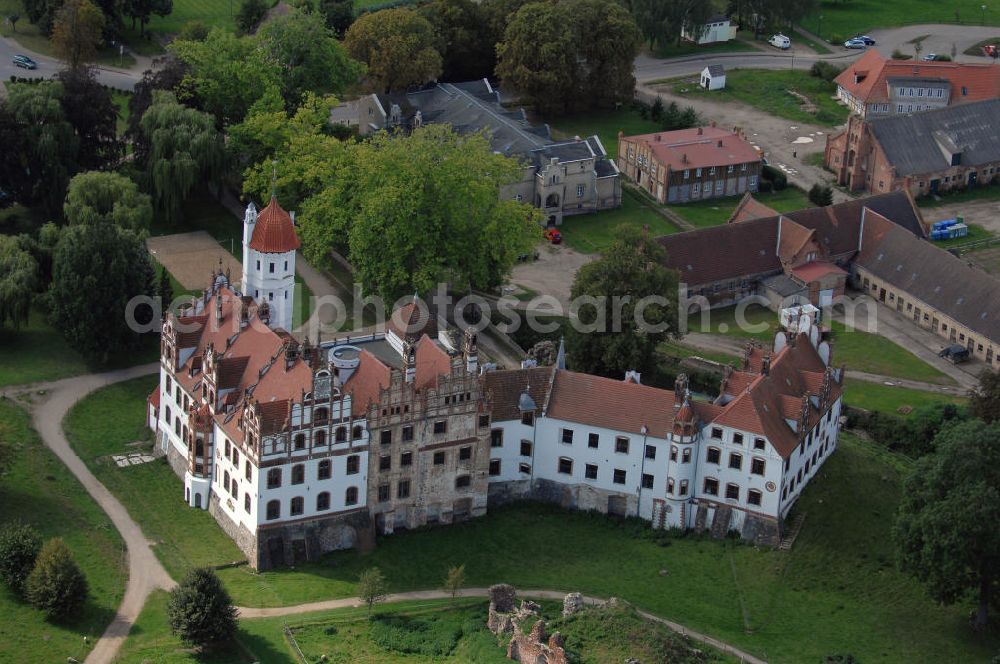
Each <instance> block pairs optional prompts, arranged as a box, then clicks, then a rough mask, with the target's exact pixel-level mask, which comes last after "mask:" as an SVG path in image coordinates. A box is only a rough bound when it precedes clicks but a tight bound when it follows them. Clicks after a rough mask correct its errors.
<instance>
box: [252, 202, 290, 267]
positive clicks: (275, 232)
mask: <svg viewBox="0 0 1000 664" xmlns="http://www.w3.org/2000/svg"><path fill="white" fill-rule="evenodd" d="M300 246H302V243H301V242H299V236H298V235H296V233H295V224H293V223H292V217H291V216H290V215H289V214H288V213H287V212H285V211H284V210H283V209H282V207H281V206H280V205H278V200H277V199H276V198H275V197H274V196H272V197H271V202H270V203H268V204H267V207H266V208H264V209H263V210H261V211H260V214H258V215H257V223H256V224H254V228H253V236H252V237H251V238H250V248H251V249H255V250H257V251H259V252H261V253H265V254H283V253H285V252H286V251H294V250H296V249H298V248H299V247H300Z"/></svg>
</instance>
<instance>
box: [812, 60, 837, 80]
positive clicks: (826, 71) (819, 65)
mask: <svg viewBox="0 0 1000 664" xmlns="http://www.w3.org/2000/svg"><path fill="white" fill-rule="evenodd" d="M842 71H844V70H843V69H841V68H840V67H837V66H836V65H832V64H830V63H829V62H826V61H824V60H817V61H816V62H814V63H813V66H812V67H810V68H809V75H810V76H815V77H816V78H821V79H823V80H824V81H832V80H833V79H835V78H837V76H838V75H839V74H840V72H842Z"/></svg>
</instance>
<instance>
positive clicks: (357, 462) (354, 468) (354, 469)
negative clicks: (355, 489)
mask: <svg viewBox="0 0 1000 664" xmlns="http://www.w3.org/2000/svg"><path fill="white" fill-rule="evenodd" d="M360 466H361V457H359V456H358V455H357V454H352V455H351V456H349V457H347V474H348V475H357V474H358V468H359V467H360Z"/></svg>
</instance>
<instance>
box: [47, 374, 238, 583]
mask: <svg viewBox="0 0 1000 664" xmlns="http://www.w3.org/2000/svg"><path fill="white" fill-rule="evenodd" d="M156 381H157V377H156V376H148V377H143V378H136V379H134V380H130V381H126V382H123V383H117V384H115V385H111V386H109V387H105V388H103V389H101V390H98V391H97V392H94V393H93V394H91V395H90V396H88V397H86V398H85V399H83V400H82V401H80V402H79V403H78V404H77V405H76V406H74V407H73V409H72V410H71V411H70V412H69V414H68V415H67V416H66V421H65V429H66V435H67V438H68V439H69V441H70V444H71V445H72V446H73V449H74V450H75V451H76V453H77V454H78V455H79V456H80V458H81V459H83V461H84V463H85V464H87V467H88V468H90V470H91V472H93V473H94V475H95V476H96V477H97V479H99V480H100V481H101V482H102V483H103V484H104V486H105V487H107V488H108V490H109V491H111V493H113V494H114V495H115V496H116V497H117V498H118V500H120V501H121V502H122V504H123V505H125V506H126V507H127V508H128V510H129V514H130V515H131V516H132V518H133V519H135V520H136V521H137V522H138V523H140V524H141V525H142V530H143V533H144V534H145V535H146V537H147V538H149V540H150V541H151V542H152V543H153V551H154V553H156V556H157V557H158V558H159V559H160V562H162V563H163V566H164V567H166V569H167V571H168V572H169V573H170V574H171V576H173V577H174V578H175V579H179V578H181V577H182V576H183V575H184V573H185V572H186V571H187V570H188V569H189V568H191V567H196V566H205V565H219V564H224V563H229V562H233V561H236V560H241V559H243V557H244V556H243V554H242V553H241V552H240V551H239V549H237V548H236V545H235V544H234V543H233V542H232V540H230V539H229V538H228V537H226V535H225V534H224V533H223V532H222V531H221V530H220V529H219V527H218V525H217V524H216V523H215V520H214V519H213V518H212V517H211V516H210V515H209V514H208V512H206V511H203V510H195V509H189V508H188V507H187V506H186V505H185V503H184V500H183V496H184V485H183V483H182V482H181V480H180V479H178V477H177V476H176V475H175V474H174V473H173V471H172V470H171V469H170V467H169V466H168V465H167V462H166V459H163V458H161V459H158V460H157V461H154V462H151V463H147V464H143V465H141V466H130V467H128V468H119V467H118V466H116V465H115V464H114V463H113V462H112V461H111V460H110V459H108V458H107V455H110V454H116V453H121V452H123V451H125V450H126V447H125V445H126V444H127V443H131V442H133V441H138V440H149V439H150V432H149V430H148V429H146V427H145V413H146V397H147V396H148V395H149V393H150V391H152V389H153V387H155V386H156ZM128 449H130V450H133V451H134V450H135V448H128Z"/></svg>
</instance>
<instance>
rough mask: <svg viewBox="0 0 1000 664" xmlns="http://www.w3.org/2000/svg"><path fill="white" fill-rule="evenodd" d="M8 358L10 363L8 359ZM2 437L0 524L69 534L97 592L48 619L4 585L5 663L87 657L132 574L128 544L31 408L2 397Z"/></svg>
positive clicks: (0, 648)
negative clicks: (5, 461) (52, 445)
mask: <svg viewBox="0 0 1000 664" xmlns="http://www.w3.org/2000/svg"><path fill="white" fill-rule="evenodd" d="M0 365H2V362H0ZM0 441H3V442H4V443H5V444H6V445H9V446H10V447H11V448H12V457H11V458H10V459H9V461H10V465H9V466H8V467H6V468H5V470H4V472H3V482H2V483H0V523H6V522H8V521H11V520H14V519H19V520H21V521H22V522H26V523H30V524H31V525H33V526H34V527H35V528H37V529H38V531H39V532H40V533H41V534H42V536H43V537H45V538H50V537H61V538H63V540H65V542H66V544H67V545H68V546H69V548H70V551H71V552H72V554H73V558H74V560H76V562H77V564H79V565H80V567H81V568H82V569H83V572H84V574H86V576H87V582H88V583H89V585H90V595H89V598H88V600H87V603H86V604H85V605H84V608H83V609H82V610H81V611H80V613H79V614H78V615H76V616H74V617H72V618H70V619H69V620H66V621H61V622H48V621H46V620H45V619H44V617H43V616H42V614H41V613H39V612H38V611H36V610H34V609H32V608H31V607H30V606H28V605H27V604H25V603H24V602H22V601H20V600H18V599H16V598H15V597H14V596H13V595H11V594H10V592H9V591H8V590H7V589H6V587H4V586H2V585H0V615H2V616H3V617H2V618H0V662H11V663H14V662H65V661H67V657H75V658H76V659H78V660H79V661H81V662H82V661H83V660H84V658H85V657H86V656H87V653H88V652H89V650H90V646H89V645H87V644H85V643H84V641H83V639H84V637H87V638H88V639H89V641H90V644H91V645H92V644H93V643H94V641H95V640H96V639H97V638H98V637H99V636H100V635H101V634H102V633H103V632H104V629H105V628H106V627H107V626H108V624H109V623H110V622H111V620H112V618H114V613H115V609H116V607H117V606H118V603H119V602H120V601H121V598H122V593H123V592H124V588H125V581H126V578H127V576H128V569H127V567H126V566H125V552H124V550H123V543H122V541H121V538H120V537H119V536H118V532H117V531H116V530H115V528H114V526H113V525H112V523H111V520H110V519H109V518H108V517H107V516H105V514H104V512H102V511H101V509H100V508H99V507H98V506H97V504H96V503H95V502H94V501H93V500H92V499H91V498H90V496H89V495H88V494H87V492H86V491H85V490H84V488H83V487H82V486H80V484H79V483H78V482H77V481H76V479H75V478H74V477H73V476H72V474H71V473H70V472H69V470H67V469H66V467H65V466H64V465H63V464H62V462H61V461H59V460H58V459H57V458H56V456H55V455H54V454H52V453H51V452H50V451H49V450H48V449H47V448H46V447H45V446H44V445H43V444H42V442H41V440H40V439H39V437H38V434H37V433H35V431H34V430H33V429H32V428H31V422H30V419H29V417H28V414H27V413H25V412H24V411H23V410H21V409H20V408H18V407H16V406H14V404H13V403H11V402H10V401H7V400H0Z"/></svg>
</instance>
